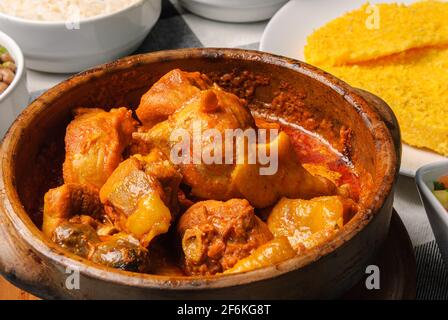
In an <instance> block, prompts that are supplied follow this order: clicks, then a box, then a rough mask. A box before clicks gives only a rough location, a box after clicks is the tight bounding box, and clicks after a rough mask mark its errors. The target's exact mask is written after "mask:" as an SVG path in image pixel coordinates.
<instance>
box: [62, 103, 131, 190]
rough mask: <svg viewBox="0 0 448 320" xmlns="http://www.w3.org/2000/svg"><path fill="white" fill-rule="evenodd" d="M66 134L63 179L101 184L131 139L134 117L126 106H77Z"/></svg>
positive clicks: (93, 184) (120, 159)
mask: <svg viewBox="0 0 448 320" xmlns="http://www.w3.org/2000/svg"><path fill="white" fill-rule="evenodd" d="M75 114H76V116H75V119H74V120H73V121H72V122H71V123H70V124H69V125H68V127H67V132H66V136H65V150H66V157H65V162H64V166H63V173H64V182H65V183H79V184H89V185H92V186H94V187H96V188H98V189H99V188H101V187H102V186H103V184H104V183H105V182H106V180H107V178H109V176H110V175H111V174H112V172H113V171H114V170H115V169H116V168H117V167H118V165H119V164H120V162H121V161H122V160H123V159H122V153H123V151H124V149H125V148H126V147H127V145H128V144H129V142H130V141H131V139H132V133H133V132H134V131H135V129H136V128H135V124H136V123H135V120H133V118H132V112H131V111H130V110H127V109H126V108H119V109H112V110H111V111H110V112H106V111H104V110H102V109H77V110H75Z"/></svg>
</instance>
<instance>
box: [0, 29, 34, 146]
mask: <svg viewBox="0 0 448 320" xmlns="http://www.w3.org/2000/svg"><path fill="white" fill-rule="evenodd" d="M28 100H29V94H28V90H27V88H26V73H25V62H24V58H23V53H22V51H21V50H20V48H19V46H18V45H17V43H16V42H15V41H14V40H13V39H11V38H10V37H9V36H8V35H6V34H5V33H3V32H1V31H0V139H1V138H3V135H4V134H5V133H6V131H7V130H8V128H9V126H10V125H11V124H12V122H13V121H14V119H15V118H16V117H17V116H18V115H19V113H20V112H21V111H22V110H23V109H24V108H25V107H26V106H27V105H28Z"/></svg>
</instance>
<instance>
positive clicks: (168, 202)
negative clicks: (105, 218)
mask: <svg viewBox="0 0 448 320" xmlns="http://www.w3.org/2000/svg"><path fill="white" fill-rule="evenodd" d="M181 180H182V176H181V174H180V173H179V172H178V171H177V169H176V168H175V167H174V166H173V165H172V164H171V163H170V162H169V161H168V160H167V159H166V158H165V156H164V155H163V154H162V153H161V152H160V151H158V150H157V149H154V150H153V151H152V152H151V153H150V154H149V155H147V156H140V155H136V156H133V157H131V158H129V159H127V160H126V161H124V162H122V163H121V164H120V165H119V166H118V168H117V169H116V170H115V171H114V172H113V174H112V175H111V176H110V178H109V179H108V180H107V181H106V183H105V184H104V186H103V187H102V188H101V190H100V198H101V201H102V203H104V204H105V205H106V206H108V207H111V208H112V210H107V212H108V214H109V215H110V216H111V218H112V220H113V221H114V222H115V224H116V225H117V226H118V227H119V228H120V230H125V231H126V232H128V233H130V234H132V235H134V236H135V237H136V238H138V239H140V241H141V242H142V245H143V246H145V247H146V246H148V245H149V243H150V242H151V240H152V239H153V238H154V237H156V236H157V235H159V234H162V233H166V232H167V231H168V229H169V227H170V224H171V221H172V219H173V217H172V215H175V214H176V213H177V212H178V210H179V203H178V200H177V195H178V189H179V185H180V182H181Z"/></svg>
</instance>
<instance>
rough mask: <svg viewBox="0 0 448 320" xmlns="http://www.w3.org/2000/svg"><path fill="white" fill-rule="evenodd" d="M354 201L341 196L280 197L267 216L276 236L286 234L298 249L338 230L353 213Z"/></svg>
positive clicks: (270, 228)
mask: <svg viewBox="0 0 448 320" xmlns="http://www.w3.org/2000/svg"><path fill="white" fill-rule="evenodd" d="M354 210H355V207H354V202H353V201H351V200H349V199H345V198H342V197H340V196H331V197H319V198H314V199H311V200H301V199H287V198H282V199H281V200H280V201H279V202H278V203H277V204H276V205H275V207H274V208H273V209H272V213H271V215H270V216H269V218H268V227H269V230H271V232H272V233H273V234H274V236H275V237H280V236H285V237H288V240H289V242H290V243H291V246H292V247H293V248H294V249H296V250H298V251H301V250H306V249H310V248H312V247H315V246H317V245H319V244H321V243H324V242H325V241H326V240H328V238H329V237H331V236H332V235H334V234H335V233H336V232H337V231H338V230H340V229H341V228H342V227H343V226H344V224H345V223H346V222H348V221H349V219H350V218H351V217H352V215H353V211H354Z"/></svg>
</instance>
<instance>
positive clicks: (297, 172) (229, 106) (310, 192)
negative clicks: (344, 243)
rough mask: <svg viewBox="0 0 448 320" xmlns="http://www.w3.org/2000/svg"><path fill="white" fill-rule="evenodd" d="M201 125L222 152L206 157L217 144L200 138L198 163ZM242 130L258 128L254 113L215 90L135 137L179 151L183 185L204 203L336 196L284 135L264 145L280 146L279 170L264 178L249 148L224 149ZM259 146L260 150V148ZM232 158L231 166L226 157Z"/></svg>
mask: <svg viewBox="0 0 448 320" xmlns="http://www.w3.org/2000/svg"><path fill="white" fill-rule="evenodd" d="M199 126H200V129H199V132H198V133H201V132H205V131H206V130H209V129H214V130H215V132H216V133H217V135H219V137H220V138H221V141H216V144H217V145H220V147H218V150H212V151H213V152H216V153H213V154H212V152H210V153H208V152H205V150H209V147H210V145H212V146H213V147H214V146H215V145H214V144H211V143H210V139H209V138H210V137H207V136H206V135H202V140H201V141H200V142H199V143H200V144H201V146H202V148H201V150H202V153H201V154H200V155H199V158H198V159H197V158H195V157H197V152H196V151H195V148H194V144H195V141H194V140H195V133H196V132H197V130H198V129H197V128H198V127H199ZM238 129H240V130H241V132H243V131H245V130H246V129H254V130H255V129H256V128H255V123H254V119H253V117H252V115H251V114H250V112H249V110H248V109H247V108H246V107H245V105H244V103H243V102H242V101H241V100H240V99H239V98H237V97H236V96H235V95H233V94H230V93H226V92H225V91H223V90H222V89H220V88H218V87H214V88H212V89H209V90H204V91H201V92H200V93H199V94H197V95H196V96H195V97H194V98H192V99H191V100H190V101H189V102H188V103H187V104H185V105H184V107H182V108H181V109H179V110H178V111H177V112H175V113H174V114H173V115H172V116H171V117H170V118H169V119H168V120H167V121H164V122H162V123H159V124H158V125H156V126H154V127H153V128H152V129H151V130H149V131H148V132H138V133H135V134H134V137H135V138H136V139H140V140H142V141H145V142H146V143H147V144H148V145H150V146H157V147H159V148H160V149H161V150H162V151H163V152H164V153H165V154H166V155H167V156H170V157H171V159H172V160H173V155H174V156H177V155H178V151H182V152H183V154H182V156H183V157H184V158H182V157H180V158H181V159H176V161H178V162H180V164H179V167H180V169H181V172H182V175H183V182H184V183H185V184H186V185H188V186H190V187H191V194H192V195H193V196H195V197H198V198H201V199H215V200H221V201H226V200H229V199H232V198H246V199H248V200H249V202H250V203H251V204H252V205H253V206H255V207H256V208H266V207H269V206H272V205H274V204H275V203H276V202H277V201H278V200H279V199H280V198H281V197H282V196H286V197H291V198H305V199H309V198H312V197H315V196H320V195H332V194H335V192H336V187H335V185H334V184H333V183H332V182H331V181H329V180H328V179H326V178H323V177H319V176H316V177H315V176H313V175H311V174H310V173H308V171H306V170H305V169H304V168H303V167H302V165H301V164H300V162H299V161H298V159H297V156H296V154H295V150H294V148H293V146H292V145H291V143H290V140H289V137H288V136H287V135H286V133H284V132H281V133H280V134H279V136H278V137H277V139H275V140H273V141H271V142H268V143H267V145H266V146H263V147H265V148H266V149H267V151H268V154H270V150H274V147H275V148H276V149H277V148H278V158H277V159H275V158H273V159H272V160H273V161H275V160H277V162H278V170H277V171H276V172H275V173H273V174H271V175H261V174H260V169H261V168H262V167H263V166H262V165H261V164H259V163H257V164H251V163H253V162H250V161H249V157H248V152H249V151H248V149H247V150H246V151H245V152H237V150H236V148H235V146H236V145H237V143H236V142H235V140H234V141H233V146H232V149H231V150H227V149H226V144H225V142H226V141H225V139H226V134H227V133H228V132H229V131H227V130H238ZM233 132H234V131H233ZM178 134H179V137H180V138H181V139H183V142H184V143H185V141H187V148H186V150H184V144H182V143H179V142H178V140H176V137H177V135H178ZM173 135H174V136H175V137H173ZM184 135H186V137H185V136H184ZM188 142H189V143H188ZM220 142H221V144H220ZM246 142H247V140H246ZM179 145H180V146H179ZM257 147H258V148H260V147H261V145H258V146H257ZM257 147H256V148H257ZM195 152H196V153H195ZM204 152H205V154H206V155H209V154H211V155H212V160H213V162H212V163H209V164H207V163H206V162H205V161H204V157H201V156H203V155H204ZM185 153H186V156H187V158H185ZM229 154H230V160H231V161H230V163H229V162H228V159H226V155H227V157H228V155H229ZM237 156H239V158H238V159H237ZM226 160H227V161H226ZM237 163H238V164H237Z"/></svg>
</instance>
